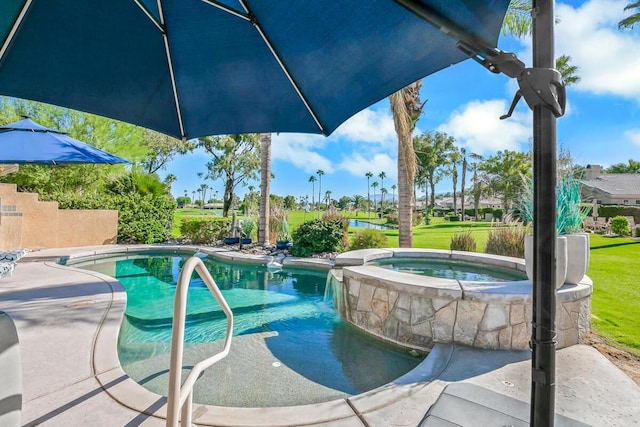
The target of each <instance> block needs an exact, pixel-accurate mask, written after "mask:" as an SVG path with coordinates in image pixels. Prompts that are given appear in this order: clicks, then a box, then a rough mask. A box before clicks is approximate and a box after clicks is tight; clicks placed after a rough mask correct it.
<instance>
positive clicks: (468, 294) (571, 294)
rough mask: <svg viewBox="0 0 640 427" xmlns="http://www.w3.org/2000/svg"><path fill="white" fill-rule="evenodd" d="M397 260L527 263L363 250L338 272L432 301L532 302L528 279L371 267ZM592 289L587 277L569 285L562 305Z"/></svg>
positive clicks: (435, 252)
mask: <svg viewBox="0 0 640 427" xmlns="http://www.w3.org/2000/svg"><path fill="white" fill-rule="evenodd" d="M393 257H397V258H414V259H419V258H423V259H446V260H452V261H462V262H471V263H480V264H483V265H489V266H496V267H501V268H506V269H511V270H516V271H521V272H524V271H525V261H524V260H523V259H521V258H513V257H505V256H500V255H492V254H483V253H474V252H462V251H449V250H440V249H418V248H389V249H361V250H357V251H350V252H345V253H342V254H340V255H338V256H337V257H336V262H335V268H340V267H342V268H343V269H345V270H347V271H349V272H350V273H351V274H354V275H355V276H356V277H368V278H377V279H380V280H383V281H384V282H385V283H387V284H388V285H389V286H390V288H392V289H394V290H400V289H401V288H402V286H405V285H410V286H415V287H417V288H418V289H420V290H419V293H421V294H424V296H428V297H432V298H442V297H445V298H447V297H448V298H451V299H465V300H472V301H476V302H485V303H512V302H531V300H532V289H531V281H530V280H528V279H527V280H516V281H507V282H490V281H482V282H479V281H465V280H455V279H443V278H438V277H430V276H422V275H418V274H411V273H404V272H399V271H393V270H389V269H385V268H382V267H378V266H375V265H368V263H369V262H372V261H378V260H380V259H388V258H393ZM592 288H593V282H592V281H591V279H590V278H589V277H588V276H584V277H583V278H582V280H581V281H580V283H578V284H575V285H574V284H568V283H565V284H564V285H563V286H562V287H561V288H559V289H558V292H557V298H558V302H565V301H574V300H577V299H580V298H584V297H587V296H589V295H590V294H591V291H592Z"/></svg>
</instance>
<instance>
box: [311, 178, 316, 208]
mask: <svg viewBox="0 0 640 427" xmlns="http://www.w3.org/2000/svg"><path fill="white" fill-rule="evenodd" d="M316 181H317V178H316V176H315V175H311V176H310V177H309V182H310V183H311V209H312V210H313V205H315V203H316V199H315V197H316V196H315V194H316Z"/></svg>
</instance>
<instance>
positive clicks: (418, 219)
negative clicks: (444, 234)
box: [411, 211, 424, 227]
mask: <svg viewBox="0 0 640 427" xmlns="http://www.w3.org/2000/svg"><path fill="white" fill-rule="evenodd" d="M423 219H424V215H423V213H422V212H417V211H413V216H412V218H411V222H412V223H413V226H414V227H417V226H418V225H421V224H422V221H423Z"/></svg>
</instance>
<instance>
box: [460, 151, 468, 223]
mask: <svg viewBox="0 0 640 427" xmlns="http://www.w3.org/2000/svg"><path fill="white" fill-rule="evenodd" d="M460 156H461V157H462V180H461V181H462V182H460V208H461V210H462V221H464V187H465V185H466V181H467V168H468V167H469V164H468V163H467V150H466V149H465V148H461V149H460Z"/></svg>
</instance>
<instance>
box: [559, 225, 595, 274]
mask: <svg viewBox="0 0 640 427" xmlns="http://www.w3.org/2000/svg"><path fill="white" fill-rule="evenodd" d="M564 237H566V238H567V260H568V263H567V278H566V279H565V282H566V283H571V284H574V285H575V284H578V283H580V281H581V280H582V278H583V277H584V275H585V273H586V272H587V269H588V268H589V235H588V234H586V233H578V234H567V235H566V236H564Z"/></svg>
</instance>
